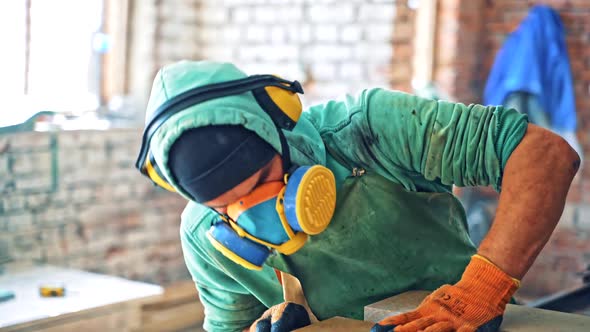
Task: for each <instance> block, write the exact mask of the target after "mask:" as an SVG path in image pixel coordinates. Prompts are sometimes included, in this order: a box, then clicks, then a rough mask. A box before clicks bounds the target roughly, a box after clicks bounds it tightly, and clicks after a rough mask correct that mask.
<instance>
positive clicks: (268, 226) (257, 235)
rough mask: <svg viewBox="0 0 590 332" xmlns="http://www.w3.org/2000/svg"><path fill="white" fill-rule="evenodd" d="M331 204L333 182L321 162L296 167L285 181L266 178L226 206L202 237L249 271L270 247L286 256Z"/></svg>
mask: <svg viewBox="0 0 590 332" xmlns="http://www.w3.org/2000/svg"><path fill="white" fill-rule="evenodd" d="M335 207H336V184H335V179H334V175H333V174H332V172H331V171H330V170H329V169H327V168H326V167H324V166H320V165H315V166H302V167H298V168H297V169H296V170H295V171H294V172H293V173H292V174H290V175H287V176H285V180H284V181H273V182H267V183H263V184H261V185H259V186H258V187H256V188H255V189H254V190H253V191H252V192H251V193H250V194H248V195H247V196H245V197H242V198H241V199H239V200H238V201H236V202H234V203H232V204H230V205H228V207H227V214H226V215H224V216H222V218H221V220H220V221H219V222H217V223H215V224H214V225H212V226H211V228H210V229H209V231H208V232H207V237H208V238H209V240H210V241H211V243H212V244H213V246H214V247H215V248H216V249H217V250H219V251H220V252H221V253H222V254H223V255H225V256H226V257H228V258H229V259H231V260H232V261H234V262H236V263H238V264H240V265H242V266H244V267H246V268H248V269H253V270H260V269H262V265H263V264H264V262H265V261H266V259H267V258H268V256H269V254H270V253H271V251H272V250H276V251H278V252H279V253H282V254H285V255H290V254H293V253H295V252H296V251H297V250H299V249H301V247H303V245H304V244H305V242H306V241H307V236H308V235H317V234H319V233H321V232H322V231H324V230H325V229H326V227H328V224H329V223H330V220H331V219H332V215H333V214H334V209H335Z"/></svg>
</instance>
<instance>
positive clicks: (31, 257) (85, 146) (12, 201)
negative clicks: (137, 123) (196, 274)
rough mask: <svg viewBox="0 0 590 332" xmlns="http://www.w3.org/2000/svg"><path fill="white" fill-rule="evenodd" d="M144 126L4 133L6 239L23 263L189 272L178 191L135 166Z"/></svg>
mask: <svg viewBox="0 0 590 332" xmlns="http://www.w3.org/2000/svg"><path fill="white" fill-rule="evenodd" d="M140 134H141V132H140V131H139V129H133V130H110V131H63V132H57V133H21V134H13V135H9V136H0V242H2V244H3V246H0V247H2V248H3V249H4V248H6V249H7V250H8V253H3V254H8V255H9V256H11V257H12V259H14V260H15V261H18V262H33V263H47V264H54V265H59V266H66V267H72V268H80V269H84V270H88V271H96V272H101V273H108V274H114V275H119V276H123V277H127V278H131V279H135V280H144V281H150V282H157V283H163V284H167V283H169V282H172V281H176V280H179V279H186V278H188V272H187V271H186V268H185V266H184V262H183V259H182V253H181V250H180V244H179V235H178V234H179V227H178V225H179V223H180V217H179V215H180V212H181V211H182V208H183V206H184V204H185V202H184V201H183V199H181V198H178V197H176V195H173V194H170V193H168V192H165V191H164V190H162V189H157V188H155V187H153V186H152V185H151V184H150V183H149V181H147V180H145V179H144V178H142V177H141V176H140V175H139V173H137V171H136V170H135V168H134V163H135V157H136V154H137V149H138V146H139V142H140Z"/></svg>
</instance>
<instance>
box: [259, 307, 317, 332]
mask: <svg viewBox="0 0 590 332" xmlns="http://www.w3.org/2000/svg"><path fill="white" fill-rule="evenodd" d="M309 324H310V320H309V315H308V314H307V310H305V307H303V306H302V305H300V304H296V303H293V302H283V303H280V304H277V305H275V306H272V307H270V308H269V309H268V310H266V311H265V312H264V313H263V314H262V316H261V317H260V318H258V319H257V320H256V321H255V322H254V323H253V324H252V325H251V326H250V332H288V331H293V330H295V329H298V328H302V327H305V326H307V325H309Z"/></svg>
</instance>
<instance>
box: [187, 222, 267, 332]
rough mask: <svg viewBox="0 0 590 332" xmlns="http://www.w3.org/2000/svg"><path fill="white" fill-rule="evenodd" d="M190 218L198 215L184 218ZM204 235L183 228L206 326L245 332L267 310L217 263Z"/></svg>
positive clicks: (219, 329) (211, 331) (215, 329)
mask: <svg viewBox="0 0 590 332" xmlns="http://www.w3.org/2000/svg"><path fill="white" fill-rule="evenodd" d="M185 212H186V210H185ZM189 217H194V215H190V214H188V216H187V214H186V213H183V219H184V218H189ZM183 224H185V222H184V220H183ZM188 224H190V223H188ZM183 226H184V225H183ZM202 235H203V234H202V233H201V232H197V230H196V229H194V228H191V227H181V232H180V239H181V244H182V250H183V255H184V260H185V263H186V266H187V268H188V270H189V272H190V274H191V276H192V278H193V280H194V281H195V285H196V288H197V291H198V294H199V299H200V300H201V303H202V304H203V307H204V308H205V321H204V324H203V327H204V329H205V330H207V331H209V332H217V331H242V330H243V329H244V328H245V327H247V326H249V325H250V324H251V323H252V322H253V321H254V320H256V319H257V318H258V317H260V315H261V314H262V312H264V310H266V307H265V306H264V305H263V304H262V303H261V302H260V301H258V299H256V297H254V296H253V295H251V294H250V292H248V291H247V290H246V289H245V288H244V287H243V286H242V285H241V284H239V283H238V282H237V281H236V280H235V279H233V278H232V277H231V276H230V275H229V274H228V273H226V272H224V268H223V267H222V266H221V265H220V264H217V263H216V262H215V261H214V259H215V256H212V255H210V254H208V253H207V252H208V250H209V249H208V248H206V245H205V244H206V243H207V242H204V241H206V240H205V238H204V237H203V236H202ZM201 237H203V238H201Z"/></svg>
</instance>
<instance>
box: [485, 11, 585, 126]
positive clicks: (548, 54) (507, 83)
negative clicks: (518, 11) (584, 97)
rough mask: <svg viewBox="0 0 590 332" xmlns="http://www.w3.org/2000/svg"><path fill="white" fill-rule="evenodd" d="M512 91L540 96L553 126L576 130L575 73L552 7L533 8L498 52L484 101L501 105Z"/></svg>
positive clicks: (560, 25) (562, 29)
mask: <svg viewBox="0 0 590 332" xmlns="http://www.w3.org/2000/svg"><path fill="white" fill-rule="evenodd" d="M512 92H526V93H530V94H532V95H534V96H535V97H537V98H538V100H539V101H540V103H541V106H542V108H543V110H544V112H546V113H547V116H548V117H549V120H550V124H551V129H553V130H555V131H557V132H575V130H576V108H575V107H576V104H575V99H574V90H573V85H572V74H571V69H570V63H569V59H568V54H567V46H566V43H565V37H564V28H563V24H562V22H561V19H560V17H559V14H558V13H557V12H556V11H555V10H553V9H552V8H551V7H548V6H544V5H537V6H534V7H533V8H531V10H530V11H529V14H528V15H527V17H526V18H525V19H524V20H523V21H522V23H521V24H520V26H519V27H518V28H517V29H516V30H515V31H514V32H512V33H511V34H510V35H508V37H507V39H506V41H505V42H504V45H503V46H502V48H501V49H500V51H499V52H498V54H497V55H496V59H495V61H494V65H493V66H492V70H491V72H490V75H489V77H488V81H487V83H486V87H485V91H484V104H486V105H501V104H503V103H504V102H505V99H506V97H507V96H508V95H509V94H510V93H512Z"/></svg>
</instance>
